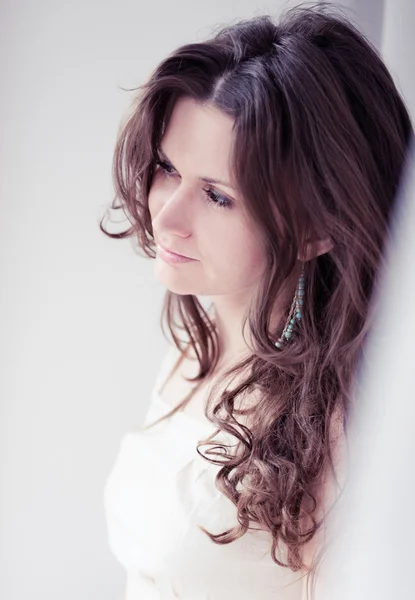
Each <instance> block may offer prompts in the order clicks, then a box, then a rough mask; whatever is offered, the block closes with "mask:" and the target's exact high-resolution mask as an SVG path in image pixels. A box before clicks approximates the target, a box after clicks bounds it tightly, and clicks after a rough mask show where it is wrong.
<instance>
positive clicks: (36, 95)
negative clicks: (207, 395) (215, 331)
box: [0, 0, 415, 600]
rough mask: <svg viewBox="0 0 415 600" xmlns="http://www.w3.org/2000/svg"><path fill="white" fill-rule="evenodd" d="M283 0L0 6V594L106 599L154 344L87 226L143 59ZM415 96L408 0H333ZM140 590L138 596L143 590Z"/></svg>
mask: <svg viewBox="0 0 415 600" xmlns="http://www.w3.org/2000/svg"><path fill="white" fill-rule="evenodd" d="M293 4H297V2H270V3H261V2H254V1H252V0H251V1H249V0H238V1H236V0H235V1H233V2H232V1H230V0H221V2H211V3H207V2H197V3H195V2H189V1H187V2H184V1H183V0H182V1H176V2H174V3H172V2H167V1H163V0H160V1H158V2H150V3H145V2H140V1H139V0H135V1H134V2H133V1H127V0H117V1H115V0H112V1H106V2H102V1H101V2H98V1H97V0H94V1H92V0H90V1H88V2H85V1H84V0H83V1H80V0H72V1H71V2H63V1H56V0H55V1H53V2H52V1H49V2H48V1H45V0H43V1H41V0H36V1H34V0H33V1H32V2H29V1H23V0H8V1H4V0H3V2H2V3H1V5H0V73H1V94H0V109H1V111H0V114H1V134H2V135H1V145H0V152H1V155H0V165H1V179H0V193H1V203H0V210H1V213H0V214H1V221H0V223H1V231H0V244H1V283H2V286H1V290H2V291H1V309H2V310H1V314H0V319H1V323H0V327H1V338H0V339H1V347H0V352H1V354H0V358H1V378H0V381H1V387H0V394H1V405H0V409H1V415H0V418H1V421H0V443H1V522H0V526H1V531H0V544H1V557H0V597H1V598H4V599H6V598H7V600H23V599H27V598H30V599H34V600H52V599H53V600H55V599H56V598H59V600H74V599H75V598H76V599H77V600H91V599H95V598H96V599H99V600H113V599H115V600H118V599H119V598H120V597H121V596H122V593H123V587H124V573H123V570H122V568H121V566H120V565H118V563H117V562H116V560H115V558H114V557H113V556H112V555H111V553H110V551H109V549H108V546H107V537H106V526H105V520H104V512H103V504H102V494H103V488H104V483H105V479H106V477H107V475H108V473H109V470H110V469H111V467H112V464H113V462H114V460H115V456H116V453H117V451H118V446H119V440H120V437H121V436H122V435H123V433H124V432H125V431H127V430H130V429H134V428H135V427H136V426H138V425H139V424H140V423H141V420H142V418H143V416H144V412H145V411H146V409H147V406H148V403H149V400H150V392H151V389H152V387H153V385H154V380H155V376H156V373H157V371H158V368H159V363H160V359H161V357H162V355H163V353H164V352H165V349H166V343H165V341H164V339H163V337H162V333H161V330H160V328H159V317H160V310H161V305H162V297H163V293H164V290H163V289H162V287H161V286H160V284H159V283H158V282H157V281H156V280H155V279H154V275H153V264H152V262H151V261H150V260H149V259H144V258H143V259H141V258H140V257H139V256H137V255H136V254H135V253H134V252H133V250H132V247H131V243H130V242H129V241H112V240H109V239H108V238H106V237H105V236H104V235H103V234H101V233H100V231H99V229H98V220H99V218H100V217H101V216H102V214H103V212H104V210H105V208H106V207H107V206H108V204H109V202H110V200H111V198H112V192H113V190H112V183H111V173H110V171H111V160H112V152H113V148H114V144H115V139H116V135H117V130H118V126H119V123H120V119H121V117H122V116H123V114H124V113H125V111H126V110H127V108H128V106H129V103H130V101H131V99H132V97H133V93H129V92H124V91H122V90H120V89H119V88H120V87H123V88H132V87H137V86H138V85H139V84H140V83H142V81H143V80H145V79H146V77H147V76H148V74H149V73H150V71H151V70H152V69H153V68H154V67H155V65H156V64H157V63H158V62H159V61H160V60H161V59H162V58H163V57H164V56H165V55H166V54H167V53H168V52H170V51H171V50H172V49H174V48H175V47H177V46H178V45H180V44H183V43H186V42H190V41H194V40H196V39H203V38H204V37H206V36H207V35H209V33H210V29H211V28H212V27H214V26H217V25H218V24H220V23H226V22H228V21H230V20H236V19H238V18H247V17H249V16H253V15H254V14H259V13H265V12H266V13H269V14H275V15H277V14H278V13H279V11H280V8H281V7H283V6H288V5H293ZM342 6H344V7H347V6H349V7H351V9H352V12H350V13H349V14H350V16H351V17H353V16H354V18H355V19H356V21H357V22H358V23H359V24H360V25H361V27H362V28H363V30H364V31H365V32H366V33H367V35H368V36H369V37H370V38H371V39H372V40H373V41H374V42H375V44H376V45H377V46H378V47H379V48H381V49H382V51H383V53H384V56H385V59H386V61H387V63H388V66H389V68H390V69H391V71H392V72H393V75H394V76H395V79H396V81H397V83H398V86H399V87H400V89H401V91H402V93H403V94H404V95H405V97H406V99H407V102H408V105H410V106H411V107H414V106H415V83H414V76H413V59H414V57H415V51H414V50H415V49H414V38H413V26H414V23H415V9H414V4H413V3H412V2H410V0H385V2H382V1H381V0H378V1H377V0H371V1H369V0H366V1H363V0H361V1H359V2H358V1H357V0H356V1H355V2H347V1H345V2H343V3H342ZM143 600H144V599H143Z"/></svg>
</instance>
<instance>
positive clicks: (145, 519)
mask: <svg viewBox="0 0 415 600" xmlns="http://www.w3.org/2000/svg"><path fill="white" fill-rule="evenodd" d="M178 357H179V352H178V350H177V349H176V348H175V347H172V348H170V349H169V350H168V352H167V353H166V355H165V357H164V359H163V362H162V365H161V368H160V371H159V373H158V376H157V379H156V384H155V387H154V389H153V393H152V398H151V402H150V406H149V409H148V411H147V414H146V416H145V420H144V424H145V425H146V424H147V423H150V422H153V421H155V420H156V419H157V418H158V417H160V416H161V415H163V414H165V413H167V412H169V411H170V409H171V406H170V405H168V404H166V403H165V402H164V401H163V400H162V398H161V396H160V394H159V390H161V387H162V384H163V383H164V381H165V379H166V378H167V376H168V375H169V373H170V371H171V369H172V367H173V366H174V364H175V361H176V360H177V359H178ZM215 429H216V427H215V426H214V425H213V424H210V423H208V422H202V421H201V420H199V419H197V418H195V417H193V416H192V415H189V414H188V413H186V412H183V411H179V412H177V413H175V414H174V415H173V416H172V417H170V418H169V419H166V420H165V421H162V422H161V423H158V424H157V425H155V426H154V427H151V428H150V429H149V430H148V431H141V430H138V431H132V432H128V433H126V434H125V435H124V436H123V437H122V439H121V442H120V448H119V453H118V456H117V458H116V461H115V464H114V466H113V468H112V470H111V472H110V474H109V476H108V478H107V481H106V484H105V490H104V508H105V515H106V521H107V531H108V542H109V546H110V549H111V551H112V552H113V554H114V555H115V557H116V558H117V559H118V561H119V562H120V563H121V564H122V565H123V566H124V568H125V570H126V577H127V582H126V600H173V599H177V598H179V599H180V600H234V599H238V600H258V598H260V599H261V600H300V598H301V593H302V592H301V591H302V585H303V583H302V579H301V578H302V576H303V573H302V572H297V573H294V572H293V571H291V570H290V569H288V568H285V567H280V566H279V565H277V564H276V563H275V562H274V561H273V560H272V558H271V534H270V533H269V532H266V531H262V530H259V529H256V530H255V531H251V530H249V531H248V532H247V533H245V534H244V535H243V536H242V537H241V538H239V539H237V540H236V541H234V542H231V543H229V544H223V545H221V544H216V543H215V542H213V541H212V540H211V539H210V538H209V537H208V536H207V535H206V534H205V533H204V532H203V531H202V530H200V529H199V528H198V527H197V525H198V524H199V525H202V526H203V527H205V528H206V529H207V530H208V531H209V532H210V533H213V534H217V533H222V532H224V531H225V530H226V529H228V528H230V527H233V526H235V525H236V524H237V519H236V507H235V505H234V504H233V503H232V501H231V500H229V498H227V497H226V496H224V495H223V494H222V493H221V492H220V491H219V490H218V489H217V488H216V485H215V475H216V473H217V472H218V470H219V469H220V466H217V465H213V464H211V463H209V462H208V461H207V460H205V459H204V458H203V457H202V456H200V455H199V454H198V453H197V451H196V445H197V442H198V441H201V440H203V439H205V438H207V437H208V436H209V435H210V434H211V433H213V431H215ZM215 439H218V440H219V439H223V440H225V441H228V442H230V443H231V444H234V443H235V441H236V440H235V438H230V436H228V434H225V432H220V434H218V436H217V437H215ZM207 448H208V447H204V448H202V452H205V451H206V449H207ZM282 556H285V555H284V554H282Z"/></svg>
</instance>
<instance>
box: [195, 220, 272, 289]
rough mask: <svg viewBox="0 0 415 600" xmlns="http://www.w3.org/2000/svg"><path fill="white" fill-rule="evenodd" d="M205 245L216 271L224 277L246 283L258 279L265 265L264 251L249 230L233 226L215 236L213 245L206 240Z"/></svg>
mask: <svg viewBox="0 0 415 600" xmlns="http://www.w3.org/2000/svg"><path fill="white" fill-rule="evenodd" d="M211 239H212V238H211ZM206 244H208V246H207V247H210V248H211V252H212V254H211V256H212V259H213V260H214V263H215V266H216V267H217V269H218V271H221V272H223V273H224V274H225V275H226V277H230V278H232V280H235V279H237V280H238V281H241V282H243V281H244V280H245V281H246V283H249V282H252V281H255V280H257V279H258V276H259V275H260V274H261V270H262V267H263V266H264V264H265V250H264V248H263V246H262V244H261V243H260V241H259V239H258V237H256V236H255V235H254V234H253V233H252V231H251V230H250V229H247V228H243V227H237V226H235V224H233V225H232V226H230V227H229V228H227V229H226V230H223V231H221V233H220V235H216V236H215V243H213V244H212V241H210V243H209V240H208V239H207V240H206Z"/></svg>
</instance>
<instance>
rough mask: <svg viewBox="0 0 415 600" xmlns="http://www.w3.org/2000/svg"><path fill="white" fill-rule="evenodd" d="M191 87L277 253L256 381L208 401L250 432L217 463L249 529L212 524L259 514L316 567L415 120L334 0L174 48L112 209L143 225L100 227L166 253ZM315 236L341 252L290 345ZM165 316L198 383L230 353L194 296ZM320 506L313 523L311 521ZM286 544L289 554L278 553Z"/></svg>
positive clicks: (334, 253)
mask: <svg viewBox="0 0 415 600" xmlns="http://www.w3.org/2000/svg"><path fill="white" fill-rule="evenodd" d="M183 96H186V97H189V98H192V99H194V100H195V101H197V102H199V103H201V104H203V103H204V104H206V103H207V104H209V105H212V106H214V107H216V108H217V109H219V110H221V111H222V112H223V113H225V114H226V115H229V116H231V117H232V118H233V119H234V145H233V149H232V156H231V166H232V173H233V175H234V178H235V181H237V182H238V187H239V188H240V190H241V193H242V197H243V201H244V205H245V206H246V210H247V213H248V215H249V217H250V218H251V219H252V222H253V224H254V225H255V226H256V227H257V228H258V229H259V231H261V232H262V238H261V239H263V241H264V244H265V248H266V253H265V254H266V262H267V264H266V268H265V269H264V275H263V277H262V279H261V280H260V281H259V283H258V286H257V289H256V291H255V294H254V296H253V297H252V301H251V303H250V306H249V307H248V310H247V314H246V319H245V320H244V323H243V328H245V326H246V323H248V326H249V330H250V332H251V336H252V344H251V347H250V351H251V355H250V356H249V357H248V358H247V359H245V360H244V361H243V362H240V363H238V364H237V365H236V366H234V368H233V369H230V370H228V371H227V373H226V375H229V376H231V377H233V376H234V375H235V374H237V373H245V372H246V373H247V376H246V377H245V379H244V380H243V383H241V384H240V385H238V386H237V387H236V388H235V389H232V390H226V391H224V390H223V389H222V390H220V389H219V384H217V385H216V386H214V387H213V388H212V390H211V393H210V394H209V399H208V403H207V407H206V416H207V417H208V418H209V419H210V420H211V421H212V422H213V423H214V424H216V425H217V427H218V429H220V430H223V431H226V432H228V433H231V434H232V435H233V436H235V438H236V439H237V441H238V443H237V450H236V451H235V452H234V453H230V452H227V451H226V450H225V453H226V455H225V456H224V454H223V453H218V454H217V456H218V455H219V454H220V456H221V460H220V461H219V460H218V459H215V458H213V459H210V458H209V457H208V456H207V455H204V456H205V458H206V460H209V461H210V462H212V463H214V464H220V465H222V466H221V468H220V470H219V472H218V474H217V478H216V485H217V487H218V488H219V489H220V490H221V491H222V492H223V493H224V494H225V495H226V496H228V497H229V498H230V499H231V500H232V501H233V502H234V504H235V506H236V508H237V513H238V523H239V524H238V526H237V527H235V528H234V529H232V530H230V531H228V532H223V533H221V534H218V535H213V534H211V533H209V532H206V533H207V534H208V535H209V536H210V537H211V539H212V540H213V541H215V542H217V543H220V544H226V543H230V542H232V541H233V540H235V539H237V538H239V537H240V536H242V535H243V534H244V533H245V532H246V531H247V529H248V528H249V525H250V523H251V522H254V523H257V524H258V523H259V524H260V525H261V526H262V528H265V529H266V530H269V531H270V532H271V533H272V539H273V543H272V550H271V554H272V557H273V560H274V561H275V562H276V563H278V564H280V565H283V566H288V567H289V568H291V569H292V570H298V569H302V568H306V567H307V565H305V564H304V561H303V560H302V555H301V548H302V546H303V544H305V543H306V542H308V541H309V540H310V539H311V538H312V537H313V536H314V534H315V533H316V531H317V529H318V528H319V527H320V525H321V523H319V522H317V520H316V519H315V518H313V514H314V511H315V509H316V508H317V507H316V504H317V502H316V498H315V494H314V492H313V489H315V488H314V487H313V486H314V485H315V482H316V481H318V480H319V479H320V478H321V477H322V474H323V473H324V472H325V471H326V469H327V468H332V466H333V461H332V448H331V443H330V427H331V423H332V419H333V416H334V415H335V414H341V416H342V423H343V425H344V427H345V428H346V424H347V423H346V420H347V416H348V414H349V413H350V405H351V398H352V389H353V381H354V377H355V374H356V368H357V366H358V363H359V361H360V358H361V355H362V348H363V345H364V341H365V338H366V336H367V333H368V331H369V329H370V325H371V314H372V311H371V310H370V309H371V306H372V303H371V299H372V297H373V296H374V292H375V289H376V286H377V282H378V281H379V273H380V271H381V270H382V266H383V262H384V261H383V256H384V250H385V246H386V243H387V242H388V240H389V232H390V221H391V216H392V213H393V208H394V203H395V198H396V194H397V189H398V185H399V182H400V176H401V173H402V170H403V167H404V163H405V158H406V154H407V150H408V147H409V142H410V139H411V136H412V135H413V129H412V124H411V121H410V117H409V115H408V111H407V109H406V107H405V104H404V101H403V99H402V98H401V96H400V94H399V93H398V91H397V88H396V87H395V84H394V82H393V80H392V77H391V75H390V73H389V72H388V70H387V68H386V66H385V64H384V62H383V61H382V59H381V57H380V55H379V53H378V51H377V50H376V49H375V48H374V47H373V45H372V44H371V43H370V42H369V41H368V39H366V37H365V36H364V35H363V34H362V33H361V32H360V31H359V30H358V29H357V27H356V26H355V25H353V24H352V23H351V22H350V20H348V19H347V18H346V17H345V16H344V15H342V13H341V11H340V10H339V9H338V8H334V7H333V5H331V4H330V3H327V4H322V3H319V4H318V5H317V6H315V7H314V6H312V7H301V6H299V7H295V8H292V9H289V10H286V11H285V12H284V13H283V14H282V16H281V17H280V18H279V19H278V20H276V19H273V18H271V17H270V16H269V15H263V16H255V17H253V18H251V19H248V20H242V21H239V22H237V23H234V24H230V25H227V26H222V27H221V29H220V30H219V31H217V32H216V33H215V34H214V36H213V37H212V38H211V39H208V40H206V41H202V42H197V43H189V44H186V45H183V46H181V47H179V48H177V50H175V51H174V52H172V53H171V54H170V55H169V56H168V57H167V58H165V59H164V60H163V61H162V62H161V63H160V64H159V65H158V66H157V68H156V69H155V70H154V71H153V72H152V74H151V76H150V77H149V79H148V81H146V82H145V83H144V84H143V85H141V86H140V88H139V93H138V94H137V97H136V99H135V101H134V103H133V104H132V110H131V111H130V113H129V115H128V117H127V118H126V119H125V122H124V123H123V124H122V127H121V128H120V132H119V136H118V140H117V143H116V148H115V153H114V162H113V177H114V184H115V188H116V196H115V198H114V200H113V203H112V206H111V208H112V209H117V208H118V209H120V208H121V209H122V210H123V211H124V213H125V214H126V216H127V217H128V220H129V221H130V224H131V226H130V227H129V229H127V230H126V231H124V232H122V233H118V234H114V233H109V232H108V231H106V230H105V229H104V228H103V225H102V221H101V223H100V227H101V229H102V231H103V232H104V233H106V234H107V235H109V236H110V237H113V238H123V237H128V236H135V237H136V239H137V241H138V246H139V247H140V248H141V249H142V250H143V251H144V254H145V255H146V256H147V257H149V258H155V255H156V253H155V243H154V238H153V230H152V224H151V217H150V213H149V209H148V194H149V190H150V188H151V185H152V178H153V175H154V171H155V166H156V165H155V161H156V158H157V149H158V146H159V144H160V141H161V138H162V135H163V132H164V130H165V127H166V125H167V123H168V120H169V117H170V115H171V112H172V109H173V107H174V105H175V102H176V101H177V99H178V98H180V97H183ZM276 212H277V213H278V215H279V217H280V220H279V223H277V222H276V217H275V214H276ZM310 232H311V234H312V237H320V238H323V237H329V238H330V239H331V240H332V242H333V248H332V250H330V251H329V252H327V253H326V254H323V255H320V256H318V257H316V258H313V259H311V260H309V261H307V262H306V263H305V271H304V274H305V281H306V290H305V298H306V301H305V304H304V306H303V317H302V320H301V323H300V324H299V326H298V327H297V330H296V332H295V335H294V334H293V337H292V338H291V340H290V342H289V343H287V344H286V345H284V346H283V348H281V349H278V348H276V347H275V345H274V341H275V340H276V339H277V338H278V337H279V335H280V333H281V329H282V327H283V325H284V323H285V321H284V320H283V321H281V329H279V330H278V331H270V316H271V314H272V310H273V308H274V306H275V302H276V298H277V297H278V296H279V294H280V293H281V292H282V290H283V289H284V287H285V286H286V284H287V281H288V280H289V279H290V277H292V275H293V273H294V274H296V275H298V273H296V269H297V264H298V261H297V255H298V252H299V251H300V250H301V249H302V248H304V245H305V242H306V238H307V236H309V235H310ZM241 243H242V244H243V240H242V241H241ZM289 308H290V307H289V306H287V310H286V314H285V318H286V317H287V315H288V311H289ZM164 322H166V323H167V325H168V328H169V331H170V334H171V337H172V339H173V341H174V344H175V345H176V346H177V348H178V349H179V350H180V351H184V350H185V348H184V347H183V345H182V340H181V339H180V335H179V332H180V331H182V332H185V335H186V336H187V338H188V343H189V344H190V345H191V347H192V348H193V350H194V352H195V354H196V356H197V359H198V362H199V367H200V370H199V373H198V375H197V376H196V377H194V378H189V379H188V381H192V382H196V383H197V382H202V381H204V380H206V378H207V377H208V376H209V375H210V374H212V373H214V372H215V366H216V365H217V362H218V360H219V356H218V337H217V333H216V330H215V325H214V322H213V320H211V319H210V317H209V315H208V312H207V311H206V310H205V309H204V308H203V306H202V305H201V303H200V302H199V301H198V299H197V298H196V296H194V295H183V296H181V295H178V294H175V293H172V292H170V291H167V292H166V296H165V303H164V307H163V312H162V316H161V326H162V329H163V332H164ZM164 333H165V332H164ZM222 384H223V380H222ZM254 390H255V392H260V393H259V397H258V395H257V394H256V397H258V401H257V402H256V404H255V406H253V407H251V421H250V424H249V427H247V426H244V425H241V424H239V423H238V420H237V418H236V416H237V414H238V411H237V410H236V407H235V402H236V400H237V398H238V396H242V394H244V395H246V394H248V396H249V392H250V391H254ZM189 399H190V396H187V397H186V398H185V399H184V400H183V402H181V403H180V404H179V405H178V406H177V408H176V409H175V410H179V409H180V408H182V407H183V405H184V404H185V403H187V402H188V401H189ZM213 399H214V400H215V406H214V407H212V406H211V405H212V404H213V403H212V400H213ZM175 410H173V411H171V412H170V413H169V414H168V415H167V416H170V415H171V414H173V413H174V412H175ZM239 414H242V413H241V412H239ZM246 414H248V413H246ZM208 444H215V446H217V443H216V442H215V441H206V440H205V441H204V442H201V443H200V444H199V445H198V451H199V448H200V447H201V446H202V445H208ZM206 454H209V452H207V453H206ZM211 454H213V455H216V453H214V452H212V453H211ZM307 502H308V503H309V505H310V502H311V507H312V509H311V510H310V511H309V514H308V517H311V525H309V526H308V527H304V520H303V516H304V506H305V505H306V503H307ZM309 523H310V521H309ZM280 542H282V543H283V544H284V545H285V547H286V548H287V559H286V560H285V561H283V560H282V558H281V557H280V556H277V554H276V549H277V547H278V544H279V543H280Z"/></svg>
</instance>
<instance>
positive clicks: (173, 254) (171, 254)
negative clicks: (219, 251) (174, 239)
mask: <svg viewBox="0 0 415 600" xmlns="http://www.w3.org/2000/svg"><path fill="white" fill-rule="evenodd" d="M157 245H158V247H159V248H161V249H162V250H164V252H166V253H167V254H169V255H170V256H177V257H178V258H186V259H187V260H195V259H193V258H191V257H190V256H185V255H184V254H178V253H177V252H172V250H169V249H168V248H165V247H164V246H162V244H160V242H159V243H158V244H157Z"/></svg>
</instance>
